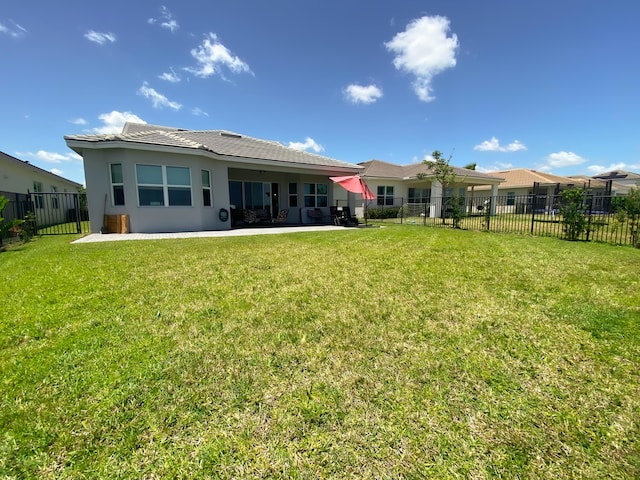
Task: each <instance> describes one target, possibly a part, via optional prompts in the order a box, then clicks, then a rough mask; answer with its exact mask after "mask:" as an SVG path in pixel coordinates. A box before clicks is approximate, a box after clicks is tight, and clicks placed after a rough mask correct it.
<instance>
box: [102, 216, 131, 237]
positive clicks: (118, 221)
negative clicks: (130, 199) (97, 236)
mask: <svg viewBox="0 0 640 480" xmlns="http://www.w3.org/2000/svg"><path fill="white" fill-rule="evenodd" d="M104 224H105V226H106V227H107V233H129V215H105V216H104Z"/></svg>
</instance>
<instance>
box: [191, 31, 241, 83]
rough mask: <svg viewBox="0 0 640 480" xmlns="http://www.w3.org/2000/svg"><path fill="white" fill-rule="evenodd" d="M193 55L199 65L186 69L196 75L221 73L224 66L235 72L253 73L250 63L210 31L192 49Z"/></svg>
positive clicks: (204, 75)
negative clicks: (244, 60) (234, 52)
mask: <svg viewBox="0 0 640 480" xmlns="http://www.w3.org/2000/svg"><path fill="white" fill-rule="evenodd" d="M191 56H192V57H193V58H195V60H196V61H197V62H198V65H197V67H195V68H191V67H187V68H185V70H186V71H187V72H190V73H193V74H194V75H195V76H196V77H200V78H207V77H210V76H212V75H215V74H221V72H220V69H221V68H222V67H227V68H228V69H229V70H231V72H233V73H252V72H251V69H250V68H249V65H247V64H246V63H245V62H243V61H242V60H240V58H239V57H236V56H234V55H232V54H231V52H230V51H229V49H228V48H227V47H225V46H224V45H223V44H222V43H220V42H219V41H218V37H217V35H216V34H215V33H209V34H208V35H207V36H206V38H205V39H204V41H203V42H202V44H200V45H199V46H198V47H196V48H194V49H192V50H191ZM223 78H224V77H223Z"/></svg>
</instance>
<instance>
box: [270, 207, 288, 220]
mask: <svg viewBox="0 0 640 480" xmlns="http://www.w3.org/2000/svg"><path fill="white" fill-rule="evenodd" d="M288 217H289V210H287V209H286V208H285V209H283V210H280V211H279V212H278V216H277V217H276V218H275V220H274V223H287V218H288Z"/></svg>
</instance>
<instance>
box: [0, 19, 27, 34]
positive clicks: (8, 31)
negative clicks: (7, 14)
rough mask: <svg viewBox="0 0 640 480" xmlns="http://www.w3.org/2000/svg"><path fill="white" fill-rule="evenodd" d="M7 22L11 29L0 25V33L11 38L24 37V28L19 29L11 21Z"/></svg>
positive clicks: (18, 26)
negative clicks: (9, 23)
mask: <svg viewBox="0 0 640 480" xmlns="http://www.w3.org/2000/svg"><path fill="white" fill-rule="evenodd" d="M9 22H11V24H12V25H13V27H7V26H6V25H4V24H3V23H0V33H4V34H5V35H9V36H10V37H13V38H20V37H22V36H24V34H25V33H27V29H26V28H24V27H21V26H20V25H18V24H17V23H16V22H14V21H13V20H9Z"/></svg>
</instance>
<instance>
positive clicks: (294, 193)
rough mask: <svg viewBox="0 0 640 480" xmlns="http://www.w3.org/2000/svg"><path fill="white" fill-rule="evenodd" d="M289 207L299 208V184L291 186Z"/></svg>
mask: <svg viewBox="0 0 640 480" xmlns="http://www.w3.org/2000/svg"><path fill="white" fill-rule="evenodd" d="M289 206H290V207H297V206H298V184H297V183H290V184H289Z"/></svg>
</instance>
